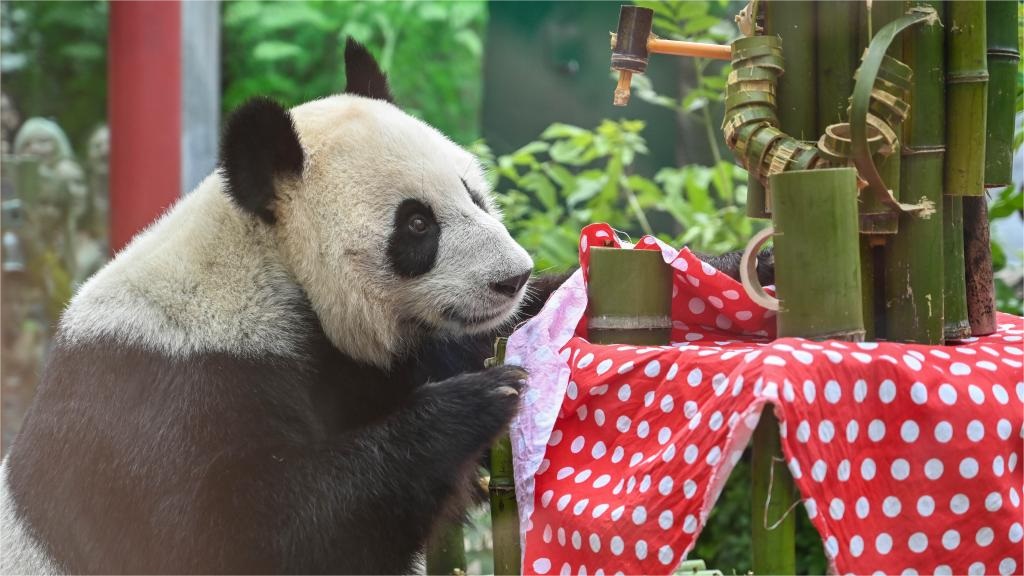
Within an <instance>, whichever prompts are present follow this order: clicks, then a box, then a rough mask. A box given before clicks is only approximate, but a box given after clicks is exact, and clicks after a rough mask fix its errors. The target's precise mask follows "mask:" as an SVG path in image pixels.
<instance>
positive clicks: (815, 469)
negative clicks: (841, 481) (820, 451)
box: [811, 460, 828, 482]
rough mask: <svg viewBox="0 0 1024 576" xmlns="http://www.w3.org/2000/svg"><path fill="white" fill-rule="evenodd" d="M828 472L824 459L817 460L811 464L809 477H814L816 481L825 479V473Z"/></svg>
mask: <svg viewBox="0 0 1024 576" xmlns="http://www.w3.org/2000/svg"><path fill="white" fill-rule="evenodd" d="M827 472H828V466H827V465H826V464H825V461H824V460H817V461H815V462H814V465H813V466H811V478H814V480H815V481H816V482H822V481H824V480H825V474H826V473H827Z"/></svg>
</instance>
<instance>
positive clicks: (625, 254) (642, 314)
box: [587, 247, 672, 344]
mask: <svg viewBox="0 0 1024 576" xmlns="http://www.w3.org/2000/svg"><path fill="white" fill-rule="evenodd" d="M587 299H588V303H587V318H588V320H587V338H588V339H589V340H590V341H591V342H594V343H596V344H668V342H669V338H670V337H671V331H672V318H671V314H672V272H671V269H670V268H669V267H668V266H667V265H666V264H665V261H664V259H662V257H661V252H660V251H658V250H622V249H619V248H603V247H593V248H591V249H590V281H589V282H588V283H587Z"/></svg>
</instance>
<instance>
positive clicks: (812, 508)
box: [804, 498, 818, 519]
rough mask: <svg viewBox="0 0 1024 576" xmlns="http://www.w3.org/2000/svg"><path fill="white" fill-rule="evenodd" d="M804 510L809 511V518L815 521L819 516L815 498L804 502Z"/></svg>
mask: <svg viewBox="0 0 1024 576" xmlns="http://www.w3.org/2000/svg"><path fill="white" fill-rule="evenodd" d="M804 508H806V509H807V517H808V518H811V519H814V517H815V516H817V515H818V503H817V502H816V501H815V500H814V498H808V499H806V500H804Z"/></svg>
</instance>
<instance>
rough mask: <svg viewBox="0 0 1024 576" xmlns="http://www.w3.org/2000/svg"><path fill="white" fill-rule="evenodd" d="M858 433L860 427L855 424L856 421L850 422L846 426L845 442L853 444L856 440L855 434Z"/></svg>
mask: <svg viewBox="0 0 1024 576" xmlns="http://www.w3.org/2000/svg"><path fill="white" fill-rule="evenodd" d="M859 431H860V425H858V424H857V421H856V420H850V422H849V423H848V424H847V425H846V441H847V442H850V443H853V442H854V441H855V440H857V433H858V432H859Z"/></svg>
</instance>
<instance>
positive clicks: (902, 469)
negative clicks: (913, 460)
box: [889, 458, 910, 480]
mask: <svg viewBox="0 0 1024 576" xmlns="http://www.w3.org/2000/svg"><path fill="white" fill-rule="evenodd" d="M889 472H890V473H891V474H892V477H893V478H894V479H896V480H906V479H907V476H910V463H909V462H907V461H906V460H904V459H903V458H897V459H895V460H893V461H892V466H891V467H890V468H889Z"/></svg>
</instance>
